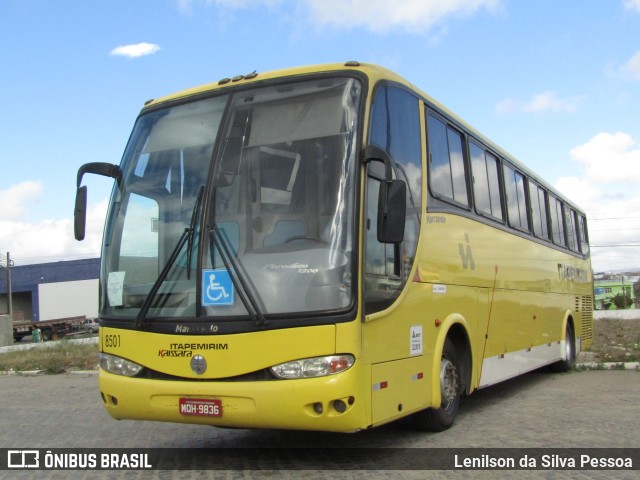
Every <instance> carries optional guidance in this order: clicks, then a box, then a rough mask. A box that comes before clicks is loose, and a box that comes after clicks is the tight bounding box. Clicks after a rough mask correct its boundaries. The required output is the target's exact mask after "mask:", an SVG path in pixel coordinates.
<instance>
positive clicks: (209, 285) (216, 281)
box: [202, 270, 234, 307]
mask: <svg viewBox="0 0 640 480" xmlns="http://www.w3.org/2000/svg"><path fill="white" fill-rule="evenodd" d="M233 302H234V288H233V282H232V281H231V276H230V275H229V272H227V271H226V270H203V271H202V305H203V306H205V307H219V306H224V305H233Z"/></svg>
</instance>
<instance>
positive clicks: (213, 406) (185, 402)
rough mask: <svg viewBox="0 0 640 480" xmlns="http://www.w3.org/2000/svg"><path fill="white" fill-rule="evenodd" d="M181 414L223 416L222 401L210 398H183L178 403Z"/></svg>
mask: <svg viewBox="0 0 640 480" xmlns="http://www.w3.org/2000/svg"><path fill="white" fill-rule="evenodd" d="M178 408H179V409H180V414H182V415H195V416H196V417H221V416H222V402H221V401H220V400H212V399H209V398H181V399H180V403H179V405H178Z"/></svg>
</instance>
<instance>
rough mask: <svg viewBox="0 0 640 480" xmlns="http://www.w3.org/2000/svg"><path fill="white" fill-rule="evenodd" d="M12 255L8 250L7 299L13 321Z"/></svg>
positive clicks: (10, 318)
mask: <svg viewBox="0 0 640 480" xmlns="http://www.w3.org/2000/svg"><path fill="white" fill-rule="evenodd" d="M11 267H12V260H11V255H10V254H9V252H7V299H8V303H9V320H11V321H12V322H13V303H12V301H11Z"/></svg>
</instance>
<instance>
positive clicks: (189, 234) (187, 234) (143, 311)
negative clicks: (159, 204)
mask: <svg viewBox="0 0 640 480" xmlns="http://www.w3.org/2000/svg"><path fill="white" fill-rule="evenodd" d="M203 192H204V186H202V187H200V191H199V192H198V196H197V198H196V203H195V205H194V206H193V211H192V212H191V221H190V222H189V226H188V227H186V228H185V229H184V231H183V232H182V235H180V238H179V239H178V243H176V246H175V247H173V250H172V251H171V256H169V259H168V260H167V263H165V265H164V268H163V269H162V271H161V272H160V275H158V278H156V281H155V282H153V285H152V286H151V290H149V294H148V295H147V298H145V300H144V303H143V304H142V307H141V308H140V311H139V312H138V316H137V317H136V321H135V322H134V324H133V325H134V327H135V328H140V327H141V326H142V325H144V323H145V321H146V319H147V314H148V313H149V309H150V308H151V304H152V303H153V301H154V300H155V298H156V295H158V291H159V290H160V287H161V286H162V284H163V283H164V281H165V280H166V279H167V275H169V271H170V270H171V267H172V266H173V265H174V263H176V260H177V258H178V255H179V254H180V251H181V250H182V247H183V246H184V244H185V243H188V247H187V266H186V268H187V278H190V275H191V249H192V247H193V234H194V232H195V224H196V219H197V216H198V215H197V214H198V210H199V209H200V202H202V194H203Z"/></svg>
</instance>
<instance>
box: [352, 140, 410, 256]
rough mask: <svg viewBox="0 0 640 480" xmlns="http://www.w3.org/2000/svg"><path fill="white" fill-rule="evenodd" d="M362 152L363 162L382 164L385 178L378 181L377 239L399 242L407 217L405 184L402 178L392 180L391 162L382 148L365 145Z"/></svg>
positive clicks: (385, 241)
mask: <svg viewBox="0 0 640 480" xmlns="http://www.w3.org/2000/svg"><path fill="white" fill-rule="evenodd" d="M362 154H363V161H364V163H368V162H372V161H377V162H382V163H383V164H384V170H385V173H384V177H385V179H384V180H382V181H381V182H380V191H379V193H378V231H377V237H378V241H379V242H380V243H396V244H398V243H401V242H402V241H403V240H404V225H405V221H406V217H407V184H406V183H405V182H404V181H402V180H393V166H392V163H393V162H392V160H391V157H390V156H389V154H388V153H387V152H385V151H384V150H383V149H381V148H379V147H377V146H375V145H367V146H366V147H365V148H364V150H363V152H362Z"/></svg>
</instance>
